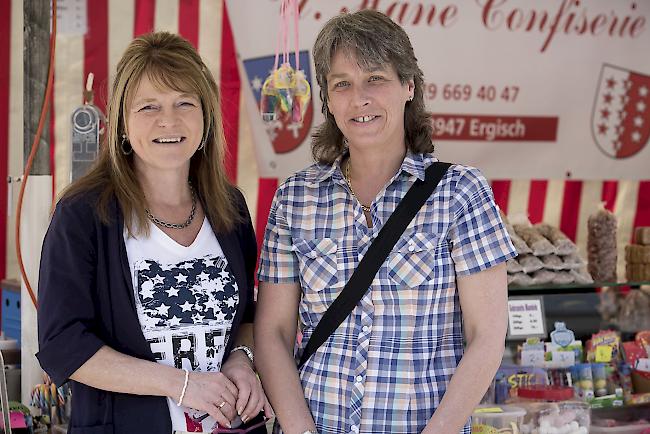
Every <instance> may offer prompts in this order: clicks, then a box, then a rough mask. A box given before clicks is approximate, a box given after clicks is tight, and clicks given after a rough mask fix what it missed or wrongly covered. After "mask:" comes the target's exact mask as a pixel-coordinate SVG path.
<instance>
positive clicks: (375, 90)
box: [327, 51, 414, 148]
mask: <svg viewBox="0 0 650 434" xmlns="http://www.w3.org/2000/svg"><path fill="white" fill-rule="evenodd" d="M413 90H414V85H413V82H412V81H409V82H408V83H405V84H402V83H401V82H400V80H399V77H398V76H397V72H396V71H395V69H394V68H393V67H392V66H391V65H384V66H383V67H380V68H377V69H374V70H371V71H365V70H363V69H361V67H360V66H359V65H358V64H357V61H356V59H355V58H354V56H351V55H348V54H347V53H345V52H341V51H337V52H336V53H335V54H334V56H333V58H332V63H331V69H330V72H329V74H327V95H328V103H327V106H328V108H329V111H330V112H331V113H332V115H334V119H335V120H336V124H337V125H338V127H339V129H340V130H341V132H342V133H343V135H344V136H345V137H346V138H347V139H348V141H349V142H350V146H357V147H380V148H381V147H383V146H396V145H401V146H404V106H405V104H406V102H407V101H408V99H409V98H410V97H411V96H412V95H413Z"/></svg>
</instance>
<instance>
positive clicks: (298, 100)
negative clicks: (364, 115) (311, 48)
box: [260, 0, 311, 123]
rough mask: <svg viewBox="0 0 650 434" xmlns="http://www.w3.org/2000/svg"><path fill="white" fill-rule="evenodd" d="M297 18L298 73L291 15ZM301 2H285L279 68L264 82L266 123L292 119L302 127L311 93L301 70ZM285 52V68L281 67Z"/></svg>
mask: <svg viewBox="0 0 650 434" xmlns="http://www.w3.org/2000/svg"><path fill="white" fill-rule="evenodd" d="M290 14H291V15H293V30H294V42H295V63H296V67H295V69H294V68H293V67H292V66H291V63H290V61H289V27H290V23H289V15H290ZM299 15H300V11H299V9H298V0H282V3H281V5H280V31H279V32H278V43H277V47H276V50H275V64H274V66H273V70H272V71H271V74H270V75H269V76H268V77H267V78H266V80H264V85H263V86H262V97H261V101H260V111H261V114H262V120H264V121H265V122H274V121H276V120H285V119H289V120H291V121H292V122H295V123H302V121H303V119H304V116H305V112H306V111H307V104H308V103H309V97H310V93H311V89H310V87H309V82H308V81H307V79H306V78H305V74H304V72H303V71H301V70H300V57H299V56H298V47H299V44H298V18H299ZM280 50H282V65H278V63H279V60H280Z"/></svg>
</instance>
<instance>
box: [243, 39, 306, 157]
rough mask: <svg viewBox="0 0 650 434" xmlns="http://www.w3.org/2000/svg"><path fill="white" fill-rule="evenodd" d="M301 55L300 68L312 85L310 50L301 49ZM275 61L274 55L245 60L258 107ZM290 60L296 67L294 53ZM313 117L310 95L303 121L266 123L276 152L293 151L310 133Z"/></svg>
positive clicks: (286, 120)
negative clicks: (263, 87)
mask: <svg viewBox="0 0 650 434" xmlns="http://www.w3.org/2000/svg"><path fill="white" fill-rule="evenodd" d="M299 56H300V69H301V70H302V71H303V72H304V73H305V78H306V79H307V81H308V82H309V85H310V86H312V81H311V69H310V62H309V52H308V51H300V52H299ZM280 60H282V56H280ZM274 62H275V56H274V55H273V56H267V57H258V58H255V59H248V60H244V70H245V71H246V75H247V76H248V83H249V85H250V87H251V90H252V91H253V95H254V96H255V100H256V101H257V106H258V107H259V105H260V99H261V97H262V85H263V84H264V80H266V77H268V76H269V74H270V73H271V71H272V70H273V64H274ZM289 62H290V63H291V66H293V67H294V68H295V67H296V58H295V55H294V54H290V55H289ZM312 89H313V86H312ZM260 116H261V115H260ZM313 119H314V107H313V104H312V100H311V97H310V100H309V102H308V103H307V111H306V112H305V118H304V119H303V121H302V123H295V122H292V121H291V119H283V120H277V121H273V122H268V123H267V124H266V132H267V133H268V135H269V139H270V140H271V144H272V145H273V150H274V151H275V153H276V154H284V153H287V152H290V151H293V150H294V149H296V148H297V147H298V146H300V145H301V144H302V143H303V142H304V141H305V139H306V138H307V137H308V135H309V130H310V129H311V124H312V120H313Z"/></svg>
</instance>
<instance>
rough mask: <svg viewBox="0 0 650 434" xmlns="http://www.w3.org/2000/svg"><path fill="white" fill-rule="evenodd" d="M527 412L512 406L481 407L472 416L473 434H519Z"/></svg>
mask: <svg viewBox="0 0 650 434" xmlns="http://www.w3.org/2000/svg"><path fill="white" fill-rule="evenodd" d="M525 414H526V410H524V409H523V408H521V407H516V406H512V405H500V406H498V405H489V406H488V405H481V406H478V407H477V408H476V409H474V413H473V414H472V434H497V433H498V434H519V427H520V426H521V422H522V421H523V420H524V415H525Z"/></svg>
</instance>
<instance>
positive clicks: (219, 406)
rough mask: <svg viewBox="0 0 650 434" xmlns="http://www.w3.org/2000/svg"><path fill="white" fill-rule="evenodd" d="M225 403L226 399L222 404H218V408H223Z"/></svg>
mask: <svg viewBox="0 0 650 434" xmlns="http://www.w3.org/2000/svg"><path fill="white" fill-rule="evenodd" d="M224 405H226V401H222V402H221V404H219V405H217V408H218V409H222V408H223V406H224Z"/></svg>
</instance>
